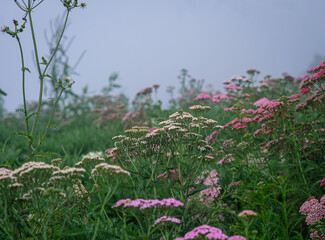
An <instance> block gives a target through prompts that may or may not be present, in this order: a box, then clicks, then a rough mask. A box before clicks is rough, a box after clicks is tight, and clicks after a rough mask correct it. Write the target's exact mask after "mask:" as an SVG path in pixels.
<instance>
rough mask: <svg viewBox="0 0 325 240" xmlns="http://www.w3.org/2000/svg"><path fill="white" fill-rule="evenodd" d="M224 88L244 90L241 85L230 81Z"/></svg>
mask: <svg viewBox="0 0 325 240" xmlns="http://www.w3.org/2000/svg"><path fill="white" fill-rule="evenodd" d="M223 88H224V89H236V90H242V88H241V87H238V86H236V85H235V84H233V83H230V84H228V85H225V86H223Z"/></svg>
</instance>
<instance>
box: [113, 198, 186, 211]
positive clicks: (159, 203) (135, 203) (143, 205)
mask: <svg viewBox="0 0 325 240" xmlns="http://www.w3.org/2000/svg"><path fill="white" fill-rule="evenodd" d="M182 206H184V204H183V203H182V202H180V201H178V200H176V199H175V198H165V199H163V200H157V199H147V200H146V199H135V200H131V199H129V198H128V199H121V200H119V201H117V202H116V203H115V204H114V205H113V206H112V208H119V207H124V208H128V207H133V208H139V209H140V210H144V209H149V208H177V207H182Z"/></svg>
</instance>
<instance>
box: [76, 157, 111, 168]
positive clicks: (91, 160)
mask: <svg viewBox="0 0 325 240" xmlns="http://www.w3.org/2000/svg"><path fill="white" fill-rule="evenodd" d="M104 161H105V159H104V158H102V157H100V156H96V155H95V156H89V155H87V156H85V157H84V158H83V159H82V160H81V161H80V162H77V163H76V164H75V166H78V167H79V166H80V167H84V168H87V167H91V168H92V167H94V166H96V165H97V164H100V163H103V162H104Z"/></svg>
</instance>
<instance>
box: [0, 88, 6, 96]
mask: <svg viewBox="0 0 325 240" xmlns="http://www.w3.org/2000/svg"><path fill="white" fill-rule="evenodd" d="M0 94H2V95H5V96H7V93H6V92H5V91H3V90H2V89H1V88H0Z"/></svg>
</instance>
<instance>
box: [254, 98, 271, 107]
mask: <svg viewBox="0 0 325 240" xmlns="http://www.w3.org/2000/svg"><path fill="white" fill-rule="evenodd" d="M269 102H270V100H269V99H267V98H265V97H263V98H261V99H259V100H257V101H256V102H255V103H254V106H256V107H263V106H265V105H266V104H267V103H269Z"/></svg>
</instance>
